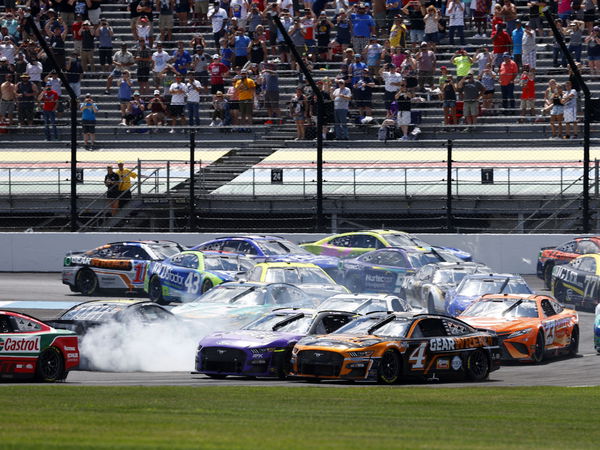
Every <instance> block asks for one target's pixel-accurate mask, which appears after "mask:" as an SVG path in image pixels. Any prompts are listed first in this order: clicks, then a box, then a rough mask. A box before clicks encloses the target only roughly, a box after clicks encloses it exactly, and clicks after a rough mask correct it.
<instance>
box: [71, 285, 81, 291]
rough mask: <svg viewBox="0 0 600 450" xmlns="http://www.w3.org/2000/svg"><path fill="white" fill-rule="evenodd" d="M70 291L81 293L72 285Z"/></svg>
mask: <svg viewBox="0 0 600 450" xmlns="http://www.w3.org/2000/svg"><path fill="white" fill-rule="evenodd" d="M69 289H70V290H71V292H79V289H77V286H73V285H72V284H70V285H69Z"/></svg>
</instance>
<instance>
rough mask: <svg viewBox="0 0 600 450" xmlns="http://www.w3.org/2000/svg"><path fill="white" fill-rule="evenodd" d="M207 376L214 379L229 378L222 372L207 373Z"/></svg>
mask: <svg viewBox="0 0 600 450" xmlns="http://www.w3.org/2000/svg"><path fill="white" fill-rule="evenodd" d="M206 376H207V377H209V378H212V379H213V380H224V379H225V378H227V375H224V374H222V373H207V374H206Z"/></svg>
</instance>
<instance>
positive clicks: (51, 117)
mask: <svg viewBox="0 0 600 450" xmlns="http://www.w3.org/2000/svg"><path fill="white" fill-rule="evenodd" d="M58 99H59V97H58V93H57V92H56V91H55V90H53V89H52V84H51V83H47V84H46V89H44V90H43V91H42V92H41V93H40V95H39V96H38V101H39V102H40V103H41V104H42V112H43V113H44V126H45V132H46V140H47V141H51V140H52V135H54V139H55V140H58V130H57V129H56V108H57V106H58ZM51 126H52V134H50V127H51Z"/></svg>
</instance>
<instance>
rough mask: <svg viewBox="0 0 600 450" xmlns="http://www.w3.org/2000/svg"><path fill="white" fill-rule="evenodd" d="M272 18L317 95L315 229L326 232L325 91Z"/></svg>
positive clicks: (289, 39) (285, 31)
mask: <svg viewBox="0 0 600 450" xmlns="http://www.w3.org/2000/svg"><path fill="white" fill-rule="evenodd" d="M272 20H273V22H275V25H276V26H277V29H278V30H279V32H280V33H281V35H282V36H283V39H284V41H285V44H286V45H287V46H288V48H289V49H290V51H291V52H292V55H293V56H294V59H295V60H296V62H297V63H298V65H299V66H300V70H301V71H302V74H303V75H304V77H305V78H306V81H308V84H309V85H310V88H311V89H312V91H313V93H314V94H315V96H316V97H317V205H316V206H317V213H316V224H315V231H316V232H318V233H323V232H325V218H324V217H323V126H324V122H325V120H324V119H325V100H324V99H323V93H322V92H321V90H320V89H319V88H318V87H317V84H316V83H315V80H313V77H312V75H311V73H310V71H309V70H308V67H306V64H304V61H303V60H302V56H301V55H300V54H299V53H298V50H296V46H295V45H294V43H293V42H292V39H291V38H290V35H289V34H288V32H287V30H286V29H285V27H284V26H283V24H282V23H281V20H280V19H279V17H278V16H274V17H272Z"/></svg>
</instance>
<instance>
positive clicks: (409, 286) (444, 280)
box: [402, 262, 491, 314]
mask: <svg viewBox="0 0 600 450" xmlns="http://www.w3.org/2000/svg"><path fill="white" fill-rule="evenodd" d="M476 272H487V273H489V272H491V269H490V268H489V267H487V266H484V265H483V264H479V263H474V262H460V263H450V262H439V263H432V264H426V265H424V266H423V267H421V268H420V269H419V270H417V272H416V273H415V275H414V276H412V277H406V278H404V282H403V285H402V288H403V291H402V293H403V295H404V296H405V298H406V299H407V300H409V301H410V302H411V304H413V305H419V306H421V307H423V308H426V309H427V311H429V312H430V313H432V314H435V313H438V312H445V311H446V308H445V301H444V299H445V296H446V292H448V289H450V288H453V287H456V286H457V285H458V283H460V282H461V280H462V279H463V278H464V277H465V275H469V274H472V273H476Z"/></svg>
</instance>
